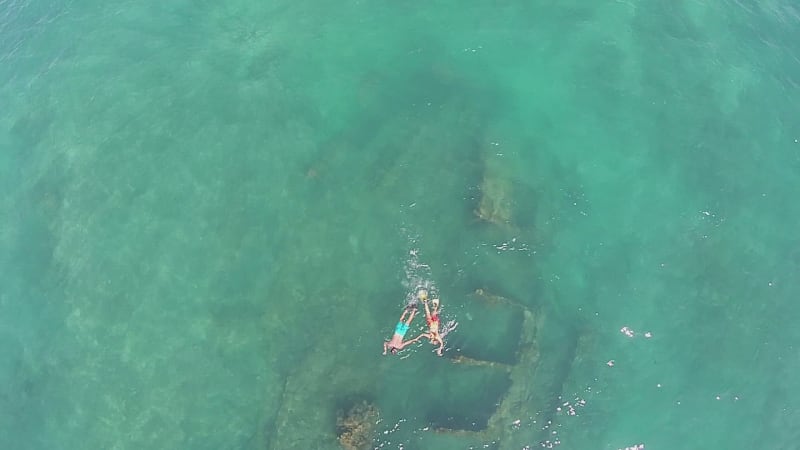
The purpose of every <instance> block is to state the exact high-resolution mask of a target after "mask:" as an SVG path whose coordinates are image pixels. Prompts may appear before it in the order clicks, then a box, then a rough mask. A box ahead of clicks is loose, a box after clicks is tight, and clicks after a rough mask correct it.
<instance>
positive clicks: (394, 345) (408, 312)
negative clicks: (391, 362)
mask: <svg viewBox="0 0 800 450" xmlns="http://www.w3.org/2000/svg"><path fill="white" fill-rule="evenodd" d="M417 309H419V308H418V307H417V304H416V303H413V304H410V305H408V306H406V309H405V310H403V314H401V315H400V320H399V321H398V322H397V325H396V326H395V327H394V335H392V339H391V340H389V341H383V354H384V355H385V354H386V352H387V351H391V352H392V354H393V355H396V354H397V352H399V351H400V350H402V349H403V348H405V347H406V346H407V345H411V344H413V343H414V342H417V340H419V337H417V338H416V339H412V340H410V341H405V342H404V341H403V338H404V337H405V335H406V333H407V332H408V327H409V326H411V321H412V320H414V316H415V315H416V314H417ZM406 317H407V318H408V319H406ZM403 320H405V322H403Z"/></svg>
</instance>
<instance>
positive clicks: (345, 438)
mask: <svg viewBox="0 0 800 450" xmlns="http://www.w3.org/2000/svg"><path fill="white" fill-rule="evenodd" d="M378 416H379V414H378V408H376V407H375V405H373V404H371V403H368V402H366V401H362V402H360V403H356V404H355V405H353V406H352V407H351V408H350V409H349V410H341V411H339V414H338V416H337V418H336V435H337V436H338V438H339V443H340V444H341V445H342V448H344V449H345V450H364V449H367V448H369V447H370V444H372V435H373V432H374V431H375V425H376V424H377V422H378Z"/></svg>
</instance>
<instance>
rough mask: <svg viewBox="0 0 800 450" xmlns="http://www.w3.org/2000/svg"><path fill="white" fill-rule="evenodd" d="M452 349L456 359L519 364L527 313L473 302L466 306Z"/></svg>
mask: <svg viewBox="0 0 800 450" xmlns="http://www.w3.org/2000/svg"><path fill="white" fill-rule="evenodd" d="M461 317H462V319H461V320H460V321H459V324H458V329H457V332H456V333H453V335H452V338H451V342H450V346H451V347H452V348H453V350H454V351H453V352H452V353H453V356H457V355H461V356H465V357H467V358H470V359H474V360H479V361H486V362H496V363H501V364H515V363H516V362H517V360H518V354H517V353H518V350H519V341H520V337H521V336H522V324H523V321H524V320H525V314H524V310H522V309H521V308H518V307H515V306H513V305H510V304H503V303H497V304H489V303H486V302H480V301H472V302H469V303H468V304H467V305H465V306H464V313H463V314H461Z"/></svg>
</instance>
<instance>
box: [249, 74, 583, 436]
mask: <svg viewBox="0 0 800 450" xmlns="http://www.w3.org/2000/svg"><path fill="white" fill-rule="evenodd" d="M450 90H452V89H450ZM442 91H447V89H442ZM456 106H458V108H455V107H454V109H458V110H463V111H470V108H468V107H465V105H463V104H460V103H459V104H457V105H456ZM409 116H410V115H409ZM429 119H430V118H429ZM438 120H439V122H446V121H448V120H449V122H447V123H446V124H445V125H448V126H449V127H450V128H453V129H479V123H481V121H482V120H483V118H482V116H481V114H479V113H475V114H470V113H463V114H462V115H460V116H453V117H450V118H442V117H439V118H438ZM429 122H430V120H428V121H422V120H420V123H418V124H416V125H413V126H409V127H408V129H406V130H405V131H403V132H402V133H405V134H407V135H405V136H402V138H403V139H399V138H398V137H397V136H391V139H389V138H388V137H387V138H386V141H387V142H397V141H402V142H407V143H409V144H408V148H403V149H402V151H400V150H401V149H399V148H398V149H397V150H398V151H395V152H383V153H380V155H383V156H380V157H379V156H374V158H375V161H373V162H374V164H373V165H374V170H370V171H369V172H368V173H367V174H366V175H364V176H363V177H362V178H358V179H357V182H358V183H360V184H359V186H361V185H363V187H364V188H365V189H370V190H374V191H375V192H376V195H380V196H381V197H382V198H387V199H392V200H397V203H401V200H400V199H402V198H403V196H402V193H403V192H405V190H407V189H409V184H408V180H407V178H404V176H403V175H402V174H404V173H405V172H404V170H401V169H399V168H403V167H406V168H413V167H417V166H420V165H424V166H426V167H427V166H433V165H438V166H441V165H442V163H443V161H438V162H437V161H433V160H431V158H433V157H434V156H433V153H432V152H430V151H429V149H430V148H432V147H437V146H440V147H442V146H448V147H451V148H462V147H463V148H469V150H465V151H469V152H471V153H468V154H467V155H464V154H463V153H462V154H458V155H455V154H451V155H448V156H443V158H451V160H447V161H444V163H446V164H451V165H458V164H460V166H459V167H460V169H461V170H462V171H464V172H467V173H468V174H469V176H470V177H471V178H472V179H473V180H475V183H474V184H473V190H472V193H473V194H474V195H473V197H472V198H471V199H470V201H468V202H466V203H467V204H466V205H465V207H464V209H463V212H464V215H463V216H462V219H463V221H462V223H468V224H472V225H470V226H471V227H472V228H471V229H470V230H469V231H454V230H452V229H451V228H448V223H446V222H442V225H441V227H442V229H441V230H438V231H440V232H441V235H442V236H447V238H448V239H451V240H452V242H453V243H455V244H457V245H460V246H462V247H463V248H468V249H469V250H470V252H466V251H464V252H461V253H463V254H467V253H470V254H471V255H470V258H472V257H474V256H475V255H474V253H475V252H480V251H482V252H484V253H483V254H481V255H480V258H479V259H480V262H479V263H477V264H476V261H475V259H474V258H473V259H465V260H463V261H452V260H451V259H450V255H447V256H443V257H442V259H443V260H447V261H448V263H451V262H452V264H451V265H452V266H457V267H467V269H466V272H467V274H466V275H458V276H456V275H454V274H450V277H451V279H453V280H456V281H452V284H453V285H454V286H455V287H454V288H453V290H455V291H457V292H455V294H456V295H453V294H454V293H453V292H451V293H450V296H449V297H443V305H444V309H445V310H446V312H447V313H448V314H449V313H451V312H452V313H453V314H456V316H455V317H453V318H456V319H457V320H458V321H459V326H458V329H457V331H455V332H454V333H453V334H451V335H450V336H448V347H449V350H448V351H447V352H446V353H445V355H444V357H443V358H436V357H430V358H429V357H427V356H425V355H416V356H419V358H417V357H415V358H412V360H416V361H412V360H407V361H403V363H402V364H398V361H397V360H396V359H391V358H385V359H384V360H376V361H378V363H377V364H375V365H374V366H370V367H368V368H366V367H364V366H363V364H364V360H365V359H366V358H369V356H368V357H365V356H364V355H365V353H366V352H367V350H364V351H362V352H361V353H360V354H359V353H358V352H354V351H353V344H352V343H349V342H341V341H337V340H333V339H331V340H324V341H321V342H317V343H315V345H314V346H313V347H311V348H309V349H308V351H307V353H306V354H304V356H303V358H302V360H301V361H300V362H299V363H298V364H297V365H296V367H294V368H293V370H292V372H291V373H289V374H287V375H286V381H285V385H284V386H283V390H282V393H283V394H282V399H281V400H280V406H279V408H278V410H277V412H275V413H274V414H273V417H272V418H271V419H270V420H268V424H267V428H266V430H265V431H264V433H263V434H264V438H263V442H262V444H261V445H259V447H261V448H275V449H308V448H317V449H345V450H362V449H370V448H376V449H377V448H398V444H399V443H406V444H404V447H405V448H493V449H520V448H526V447H529V446H530V448H533V446H537V447H538V446H540V445H541V446H545V447H547V446H550V445H552V442H551V441H550V440H549V439H550V438H551V430H549V429H548V424H549V422H551V421H552V419H553V418H554V415H555V414H556V412H555V411H556V408H557V407H558V405H559V404H560V401H561V395H560V394H561V393H562V390H563V383H564V380H565V379H566V377H567V375H568V373H569V372H570V370H571V367H572V365H573V364H574V363H575V360H576V355H579V354H580V353H581V351H580V348H581V347H582V346H584V345H586V344H587V341H585V340H583V341H582V340H581V339H579V338H578V337H576V336H578V335H579V334H578V333H561V334H559V333H556V334H559V338H558V342H557V343H554V342H553V339H552V338H549V337H545V336H548V335H549V334H551V332H552V330H553V329H557V328H558V327H559V325H557V324H556V322H557V321H556V320H550V319H549V318H548V317H546V316H547V314H548V310H546V309H545V308H542V307H541V305H542V301H541V298H542V297H548V298H550V297H555V296H556V295H555V294H554V293H552V292H545V291H544V289H545V288H543V287H541V286H540V285H539V284H540V283H537V282H536V280H535V279H534V278H535V275H534V273H533V272H534V270H533V268H532V265H533V264H532V258H531V253H530V251H529V249H528V248H527V247H524V246H523V245H522V244H520V242H523V241H525V242H527V243H528V244H529V245H534V244H535V242H534V240H535V238H536V235H537V234H536V233H535V232H534V230H537V225H538V224H537V223H536V217H535V215H534V214H532V212H531V210H532V207H531V206H530V205H523V206H522V207H521V206H520V205H519V204H518V202H520V199H524V201H525V202H527V203H529V204H530V203H533V199H532V194H531V192H529V191H530V190H531V189H532V188H530V186H529V185H528V184H527V183H526V182H520V181H519V180H517V179H515V177H514V175H513V170H512V169H509V167H508V166H509V163H508V162H507V161H505V160H503V159H498V158H496V157H494V154H493V153H492V155H491V156H490V155H489V154H488V153H489V152H487V151H486V150H485V146H483V147H481V144H480V142H481V141H485V139H484V136H483V135H481V131H477V132H476V133H475V135H474V136H472V137H469V138H464V137H463V136H459V135H447V134H442V133H441V132H440V131H441V129H442V127H443V125H442V124H441V123H439V125H438V126H430V125H428V123H429ZM372 125H374V124H369V126H372ZM365 126H366V125H365ZM376 128H377V131H375V132H372V133H365V132H364V133H362V131H363V130H360V129H358V130H355V131H353V132H351V133H343V134H342V135H340V136H337V137H334V138H333V139H332V141H331V143H330V144H329V150H330V151H328V152H327V153H325V154H324V156H323V158H321V159H320V161H318V162H316V163H314V165H313V167H314V168H313V170H312V171H310V172H309V175H308V176H309V177H312V178H314V180H313V182H314V183H316V182H319V181H320V180H319V179H320V178H324V177H325V176H326V175H324V173H325V171H326V168H328V167H335V166H338V165H346V164H347V162H348V160H347V158H348V153H347V152H346V149H348V148H353V147H354V146H364V145H372V146H377V147H380V146H383V145H384V137H383V135H382V131H381V130H380V127H376ZM402 133H401V134H402ZM476 142H477V143H478V144H476ZM385 145H389V144H385ZM376 155H377V154H376ZM379 159H380V160H379ZM464 161H466V162H464ZM409 170H410V169H409ZM453 172H455V171H453ZM318 173H319V174H320V175H318ZM459 176H460V177H462V178H460V179H463V177H464V176H465V175H464V174H448V173H442V179H441V180H437V181H441V184H442V185H451V184H455V183H456V180H458V179H459V178H458V177H459ZM447 177H453V179H452V180H449V179H447ZM450 181H453V183H450ZM310 182H312V181H310ZM412 186H417V184H413V185H412ZM453 194H454V196H458V197H459V198H464V196H463V194H464V192H463V191H458V192H454V193H453ZM439 200H440V199H439ZM415 205H416V204H415ZM414 208H415V209H414V211H415V214H418V215H420V216H432V215H436V214H437V213H438V212H439V211H438V208H439V206H438V205H436V204H435V202H430V204H427V203H426V204H419V205H416V206H415V207H414ZM458 220H459V219H458V218H456V221H458ZM543 220H544V219H543ZM458 232H462V233H463V234H461V235H457V236H456V235H454V233H458ZM542 239H543V238H542ZM498 241H499V242H506V244H502V245H499V246H496V245H495V244H487V243H493V242H498ZM515 242H516V243H515ZM509 243H514V244H513V245H512V244H509ZM514 245H516V246H517V247H519V248H512V247H514ZM476 249H478V250H476ZM506 250H521V251H519V252H511V253H508V252H506V253H503V254H501V253H502V252H505V251H506ZM465 258H466V257H465ZM498 280H505V281H502V282H501V281H498ZM326 295H327V297H328V298H329V303H330V304H331V305H339V304H346V303H347V302H346V301H345V299H347V298H352V296H353V295H355V294H354V293H353V292H343V291H342V290H341V289H338V287H337V290H336V292H335V293H330V292H328V293H326ZM334 308H336V306H334ZM453 311H455V312H453ZM331 315H332V316H335V317H340V318H342V320H343V321H345V322H347V323H361V324H371V323H373V322H374V317H372V316H370V315H369V312H367V311H365V310H358V311H352V310H347V311H344V310H342V311H339V310H336V309H334V310H332V311H331ZM468 316H472V317H468ZM473 318H478V319H479V320H473ZM335 322H336V321H335V320H331V321H330V323H325V324H320V326H330V324H334V323H335ZM316 332H317V333H325V332H326V330H316ZM376 339H379V338H377V337H376ZM418 345H420V346H422V347H424V346H426V345H428V344H426V343H421V344H418ZM379 346H380V342H377V343H375V345H373V346H370V347H369V352H379V350H378V348H379ZM373 347H374V348H373ZM420 362H423V363H424V364H420ZM321 380H324V382H321ZM431 385H435V386H431ZM419 399H421V400H419ZM418 400H419V401H418ZM401 411H402V413H401ZM399 414H402V415H399ZM398 430H399V431H398Z"/></svg>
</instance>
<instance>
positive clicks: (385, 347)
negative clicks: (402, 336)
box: [383, 341, 389, 355]
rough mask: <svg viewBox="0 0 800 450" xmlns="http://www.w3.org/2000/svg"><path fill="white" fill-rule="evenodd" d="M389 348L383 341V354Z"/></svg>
mask: <svg viewBox="0 0 800 450" xmlns="http://www.w3.org/2000/svg"><path fill="white" fill-rule="evenodd" d="M388 348H389V343H388V342H387V341H383V354H384V355H385V354H386V350H388Z"/></svg>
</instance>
